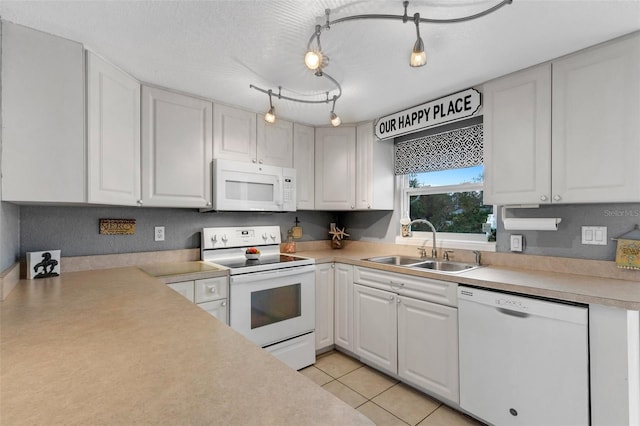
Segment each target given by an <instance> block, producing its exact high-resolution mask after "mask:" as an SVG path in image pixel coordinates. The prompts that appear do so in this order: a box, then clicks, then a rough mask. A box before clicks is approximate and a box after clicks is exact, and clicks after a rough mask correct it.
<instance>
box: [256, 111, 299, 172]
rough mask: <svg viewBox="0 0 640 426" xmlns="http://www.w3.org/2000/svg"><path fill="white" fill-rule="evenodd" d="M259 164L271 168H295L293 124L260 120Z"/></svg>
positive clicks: (282, 121) (283, 121)
mask: <svg viewBox="0 0 640 426" xmlns="http://www.w3.org/2000/svg"><path fill="white" fill-rule="evenodd" d="M257 125H258V135H257V136H258V140H257V149H256V151H257V153H258V154H257V158H256V160H257V162H258V163H259V164H268V165H270V166H279V167H288V168H292V167H293V123H292V122H290V121H285V120H280V119H278V120H276V122H275V123H267V122H266V121H264V120H258V123H257Z"/></svg>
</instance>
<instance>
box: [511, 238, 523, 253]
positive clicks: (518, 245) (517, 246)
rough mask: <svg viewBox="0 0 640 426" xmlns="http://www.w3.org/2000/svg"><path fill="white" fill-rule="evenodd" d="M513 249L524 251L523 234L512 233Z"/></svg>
mask: <svg viewBox="0 0 640 426" xmlns="http://www.w3.org/2000/svg"><path fill="white" fill-rule="evenodd" d="M511 251H522V235H511Z"/></svg>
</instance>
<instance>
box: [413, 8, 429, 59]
mask: <svg viewBox="0 0 640 426" xmlns="http://www.w3.org/2000/svg"><path fill="white" fill-rule="evenodd" d="M413 21H414V22H415V24H416V42H415V44H414V45H413V50H412V51H411V58H410V59H409V65H410V66H412V67H421V66H423V65H424V64H426V63H427V54H426V53H425V52H424V42H423V41H422V37H420V14H419V13H416V14H415V15H413Z"/></svg>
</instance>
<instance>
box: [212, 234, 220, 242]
mask: <svg viewBox="0 0 640 426" xmlns="http://www.w3.org/2000/svg"><path fill="white" fill-rule="evenodd" d="M211 241H212V242H214V243H215V242H217V241H218V236H217V235H216V234H213V235H212V236H211Z"/></svg>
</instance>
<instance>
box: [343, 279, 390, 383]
mask: <svg viewBox="0 0 640 426" xmlns="http://www.w3.org/2000/svg"><path fill="white" fill-rule="evenodd" d="M353 289H354V291H353V295H354V300H353V302H354V310H353V312H354V324H355V326H354V329H355V333H354V334H355V353H356V354H357V355H358V356H360V359H361V360H363V361H365V362H367V363H370V364H372V365H374V366H376V367H378V368H380V369H382V370H384V371H387V372H389V373H392V374H396V373H397V372H398V329H397V311H398V308H397V304H398V300H399V299H398V296H396V295H395V294H394V293H390V292H388V291H382V290H378V289H375V288H370V287H364V286H361V285H359V284H354V285H353Z"/></svg>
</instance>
